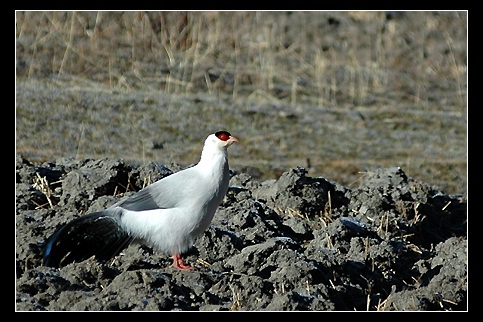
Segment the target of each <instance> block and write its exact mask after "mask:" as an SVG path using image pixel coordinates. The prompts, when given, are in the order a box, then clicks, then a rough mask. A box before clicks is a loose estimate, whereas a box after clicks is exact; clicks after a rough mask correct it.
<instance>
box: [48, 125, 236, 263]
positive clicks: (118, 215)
mask: <svg viewBox="0 0 483 322" xmlns="http://www.w3.org/2000/svg"><path fill="white" fill-rule="evenodd" d="M236 142H238V139H237V138H236V137H234V136H232V135H231V134H230V133H229V132H226V131H219V132H216V133H214V134H211V135H209V136H208V137H207V139H206V140H205V144H204V147H203V151H202V153H201V158H200V161H199V162H198V164H196V165H195V166H193V167H191V168H187V169H184V170H182V171H179V172H176V173H174V174H172V175H169V176H167V177H165V178H163V179H161V180H158V181H157V182H155V183H153V184H151V185H149V186H147V187H145V188H144V189H142V190H140V191H138V192H137V193H136V194H134V195H132V196H130V197H128V198H127V199H124V200H121V201H119V202H118V203H116V204H114V205H112V206H111V207H109V208H107V209H105V210H102V211H99V212H95V213H90V214H87V215H84V216H80V217H78V218H76V219H74V220H72V221H71V222H69V223H67V224H66V225H64V226H63V227H61V228H60V229H59V230H57V231H56V232H55V233H54V234H52V236H50V238H49V239H48V240H47V241H46V243H45V245H44V249H43V257H44V265H45V266H52V267H59V266H64V265H67V264H69V263H72V262H79V261H82V260H85V259H87V258H89V257H91V256H92V255H95V256H96V258H98V259H104V260H107V259H110V258H112V257H114V256H115V255H117V254H118V253H119V252H120V251H121V250H122V249H123V248H125V247H126V246H127V245H129V243H131V242H132V241H138V242H141V243H144V244H146V245H149V246H152V247H153V248H155V249H157V250H158V251H160V252H164V253H167V254H169V255H170V256H171V258H172V259H173V264H172V265H171V266H173V267H175V268H177V269H181V270H189V269H193V267H191V266H189V265H186V264H185V263H184V261H183V259H182V257H181V254H182V253H184V252H185V251H187V250H188V249H189V248H190V247H191V246H192V245H193V244H194V241H195V239H196V238H197V237H198V236H199V235H200V234H202V233H203V232H204V231H205V230H206V229H207V228H208V226H209V225H210V223H211V220H212V219H213V216H214V214H215V212H216V209H217V207H218V206H219V205H220V203H221V202H222V201H223V198H224V196H225V195H226V192H227V190H228V182H229V180H230V174H229V167H228V152H227V148H228V147H229V146H230V145H232V144H233V143H236Z"/></svg>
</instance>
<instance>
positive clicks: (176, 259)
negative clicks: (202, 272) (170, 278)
mask: <svg viewBox="0 0 483 322" xmlns="http://www.w3.org/2000/svg"><path fill="white" fill-rule="evenodd" d="M171 258H172V259H173V264H171V267H174V268H176V269H180V270H183V271H186V270H190V269H195V268H194V267H192V266H189V265H186V264H185V263H184V261H183V259H182V258H181V256H180V254H174V255H173V256H171Z"/></svg>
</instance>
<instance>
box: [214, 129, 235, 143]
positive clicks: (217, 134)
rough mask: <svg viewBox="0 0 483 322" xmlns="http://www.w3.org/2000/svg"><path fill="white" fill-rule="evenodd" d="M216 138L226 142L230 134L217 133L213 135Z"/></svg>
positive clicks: (224, 132)
mask: <svg viewBox="0 0 483 322" xmlns="http://www.w3.org/2000/svg"><path fill="white" fill-rule="evenodd" d="M215 135H216V137H217V138H219V139H220V140H222V141H228V139H229V138H230V136H231V134H230V133H229V132H226V131H218V132H216V133H215Z"/></svg>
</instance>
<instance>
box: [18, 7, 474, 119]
mask: <svg viewBox="0 0 483 322" xmlns="http://www.w3.org/2000/svg"><path fill="white" fill-rule="evenodd" d="M466 19H467V18H466V13H465V12H439V13H428V12H410V13H406V17H405V18H404V19H397V16H396V17H395V18H393V19H388V18H387V14H386V13H385V12H365V13H354V12H17V59H18V64H17V72H18V76H19V77H29V78H31V77H39V76H40V77H42V76H44V75H66V74H68V75H75V76H76V77H81V78H86V79H90V80H94V81H96V82H101V83H105V84H108V85H109V86H110V87H119V88H128V89H132V88H142V89H149V90H162V91H164V92H167V93H183V94H190V93H198V92H203V93H209V94H210V95H214V96H226V95H228V96H231V97H233V98H239V97H243V98H245V99H247V100H248V101H251V102H254V103H260V102H272V103H274V102H286V103H290V104H292V105H297V104H313V105H315V104H316V105H321V106H336V107H340V106H353V105H367V104H368V103H369V104H370V105H373V104H377V103H379V104H387V103H388V102H389V100H391V99H392V98H391V96H392V95H395V94H397V93H400V94H399V95H402V94H404V95H407V97H404V99H405V100H408V101H412V102H413V103H414V104H418V105H425V104H426V105H427V104H430V102H431V101H432V100H434V96H433V95H435V93H433V91H432V90H429V87H430V86H431V85H429V84H430V83H431V82H437V83H444V84H441V86H443V87H445V89H449V90H450V91H451V92H452V95H455V96H457V99H458V104H459V105H460V106H459V107H460V108H461V110H464V109H465V107H466V103H465V101H466V99H465V97H466V96H465V95H466V94H465V93H466V90H465V88H466V42H465V39H466V30H465V29H464V28H463V29H462V28H461V27H464V26H465V24H466ZM336 37H337V38H336ZM435 38H436V39H438V38H441V41H440V42H438V43H437V44H433V43H431V42H432V41H434V40H433V39H435ZM438 46H443V47H444V48H440V47H438ZM401 92H403V93H401ZM437 94H438V95H441V94H442V93H437ZM396 98H397V99H401V98H402V97H396ZM438 99H439V97H438Z"/></svg>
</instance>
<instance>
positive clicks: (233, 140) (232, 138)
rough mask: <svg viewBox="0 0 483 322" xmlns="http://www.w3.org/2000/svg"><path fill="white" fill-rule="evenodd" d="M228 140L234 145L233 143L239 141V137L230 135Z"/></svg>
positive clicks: (229, 143)
mask: <svg viewBox="0 0 483 322" xmlns="http://www.w3.org/2000/svg"><path fill="white" fill-rule="evenodd" d="M226 142H228V145H232V144H233V143H238V139H237V138H236V137H234V136H231V135H230V138H229V139H228V140H227V141H226Z"/></svg>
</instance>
